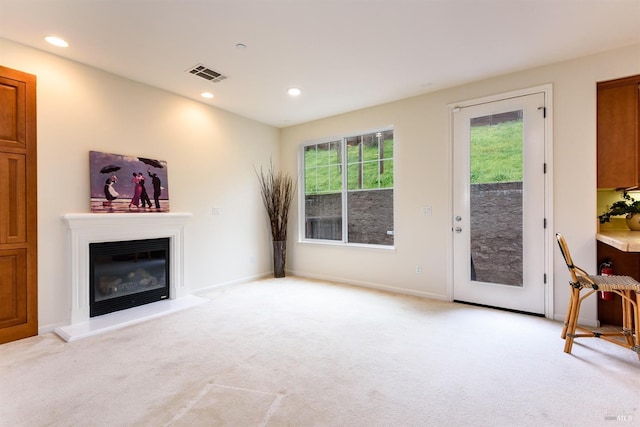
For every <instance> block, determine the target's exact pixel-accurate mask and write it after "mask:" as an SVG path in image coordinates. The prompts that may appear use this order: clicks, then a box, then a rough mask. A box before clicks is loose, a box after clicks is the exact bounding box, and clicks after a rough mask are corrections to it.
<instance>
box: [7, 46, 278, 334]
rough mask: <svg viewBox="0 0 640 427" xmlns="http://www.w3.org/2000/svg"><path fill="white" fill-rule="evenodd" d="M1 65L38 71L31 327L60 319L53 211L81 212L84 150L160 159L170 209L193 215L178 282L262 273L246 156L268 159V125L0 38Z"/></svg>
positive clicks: (265, 235) (260, 226)
mask: <svg viewBox="0 0 640 427" xmlns="http://www.w3.org/2000/svg"><path fill="white" fill-rule="evenodd" d="M0 64H2V65H3V66H6V67H10V68H13V69H17V70H20V71H24V72H27V73H31V74H35V75H36V76H37V85H38V86H37V96H38V98H37V112H38V127H37V129H38V233H39V234H38V245H39V248H38V262H39V268H38V276H39V286H38V292H39V296H38V300H39V325H40V331H41V332H44V331H48V330H51V329H52V328H53V327H55V326H58V325H65V324H67V323H68V321H69V310H70V304H69V298H70V297H69V287H70V283H69V271H68V269H69V259H68V253H69V246H68V241H67V238H68V236H67V228H66V225H65V223H64V222H63V220H62V219H61V216H62V215H63V214H65V213H77V212H89V154H88V153H89V151H90V150H94V151H104V152H108V153H115V154H125V155H139V156H143V157H150V158H157V159H161V160H166V161H167V162H168V174H169V175H168V176H169V189H170V203H171V210H172V211H174V212H191V213H192V214H193V216H192V217H191V219H190V220H189V222H188V224H187V226H186V234H185V285H186V287H187V288H188V290H190V291H193V290H197V289H202V288H207V287H210V286H214V285H217V284H223V283H229V282H234V281H242V280H246V279H249V278H252V277H256V276H260V275H264V274H268V272H269V271H270V270H271V264H270V262H271V261H270V256H271V255H270V246H269V245H270V243H269V242H270V235H269V231H268V225H267V221H266V216H265V213H264V210H263V208H262V204H261V200H260V196H259V192H258V182H257V178H256V176H255V173H254V169H253V166H254V165H256V166H258V167H259V166H260V165H262V164H264V165H268V163H269V159H270V157H273V159H274V161H276V162H277V159H278V157H279V154H278V153H279V151H278V138H279V130H278V129H276V128H273V127H270V126H267V125H264V124H260V123H257V122H255V121H251V120H248V119H245V118H242V117H239V116H237V115H233V114H230V113H227V112H225V111H222V110H218V109H215V108H212V107H210V106H206V105H205V104H202V103H198V102H195V101H192V100H189V99H186V98H184V97H180V96H176V95H173V94H171V93H168V92H164V91H160V90H158V89H154V88H152V87H149V86H146V85H144V84H140V83H136V82H133V81H130V80H126V79H123V78H120V77H117V76H115V75H112V74H108V73H105V72H103V71H100V70H97V69H94V68H90V67H86V66H83V65H80V64H78V63H75V62H72V61H68V60H65V59H62V58H59V57H57V56H53V55H50V54H48V53H45V52H42V51H38V50H34V49H31V48H27V47H25V46H22V45H19V44H15V43H13V42H10V41H7V40H3V39H0ZM212 207H217V208H219V209H220V213H221V215H219V216H213V215H212V214H211V212H212Z"/></svg>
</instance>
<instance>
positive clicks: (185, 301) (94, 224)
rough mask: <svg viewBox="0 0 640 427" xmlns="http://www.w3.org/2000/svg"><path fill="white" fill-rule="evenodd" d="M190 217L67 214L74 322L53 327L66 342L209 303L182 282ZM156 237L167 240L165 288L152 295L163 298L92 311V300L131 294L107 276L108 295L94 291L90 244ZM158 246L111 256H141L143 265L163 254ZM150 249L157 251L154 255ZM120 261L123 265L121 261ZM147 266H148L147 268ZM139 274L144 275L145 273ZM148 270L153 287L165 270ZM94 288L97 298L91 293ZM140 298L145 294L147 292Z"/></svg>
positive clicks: (138, 213) (152, 238)
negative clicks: (127, 306)
mask: <svg viewBox="0 0 640 427" xmlns="http://www.w3.org/2000/svg"><path fill="white" fill-rule="evenodd" d="M190 216H191V214H190V213H182V212H180V213H174V212H167V213H161V214H160V213H143V212H136V213H131V214H129V213H117V214H116V213H104V214H100V213H91V214H66V215H64V216H63V219H64V221H65V222H66V223H67V225H68V227H69V246H68V251H69V252H68V253H69V277H70V289H69V296H70V300H69V304H70V319H69V320H70V324H69V325H67V326H60V327H57V328H55V332H56V333H57V334H58V335H60V337H61V338H63V339H64V340H65V341H74V340H76V339H80V338H84V337H88V336H92V335H96V334H99V333H103V332H107V331H110V330H114V329H118V328H121V327H124V326H128V325H131V324H135V323H138V322H141V321H145V320H149V319H153V318H155V317H158V316H164V315H167V314H170V313H173V312H175V311H179V310H183V309H186V308H189V307H193V306H195V305H198V304H202V303H204V302H206V301H207V299H206V298H201V297H198V296H195V295H191V294H189V292H188V291H187V289H186V286H185V284H184V277H183V264H184V243H183V241H184V227H185V225H186V223H187V220H188V219H189V217H190ZM156 239H159V240H164V241H166V242H167V244H168V248H166V247H164V249H162V250H163V251H166V262H165V268H166V270H165V273H164V277H165V280H164V281H165V286H166V290H162V291H157V293H153V298H159V300H156V302H150V303H148V304H147V303H143V304H142V305H137V306H135V304H137V302H139V300H138V299H136V300H135V301H134V306H133V307H132V308H127V309H119V308H117V311H113V312H110V313H108V314H104V315H100V314H96V313H94V309H93V307H91V305H92V304H91V300H92V298H94V297H96V296H97V297H98V298H96V299H101V300H102V299H105V300H109V299H111V298H108V297H109V296H114V298H113V301H111V302H112V303H114V304H115V305H116V306H118V305H119V304H120V303H121V302H122V301H124V300H126V299H127V298H129V299H131V297H129V296H126V295H123V294H122V292H121V291H122V288H120V287H118V285H115V282H116V281H117V279H114V281H111V282H110V281H109V280H108V279H106V280H104V279H103V286H104V290H103V291H102V293H104V294H105V295H101V292H100V291H98V292H96V290H95V289H93V290H92V288H93V286H92V285H91V280H92V277H93V276H94V275H95V274H96V273H95V271H92V269H91V267H90V264H91V263H92V261H91V254H90V247H92V245H94V244H97V245H98V246H100V245H101V244H103V243H104V244H106V246H105V247H107V248H109V247H110V246H111V245H112V244H114V243H115V244H116V245H118V244H119V243H121V242H131V241H145V240H156ZM157 250H159V249H153V250H149V249H145V248H142V249H138V248H134V249H133V250H131V251H128V254H116V255H111V257H112V258H113V257H115V258H117V259H119V258H131V257H133V259H134V260H135V258H136V256H137V258H138V260H137V262H138V265H140V263H141V262H145V261H156V260H157V258H158V257H159V255H158V254H157V253H156V251H157ZM149 252H153V253H152V254H150V253H149ZM136 254H137V255H136ZM100 256H102V255H100ZM122 262H124V261H122ZM117 263H118V264H119V263H120V261H118V262H117ZM143 268H145V269H146V267H143ZM94 270H95V268H94ZM136 270H137V268H136V269H134V271H133V273H134V274H135V273H136ZM147 270H148V269H147ZM130 273H132V271H129V272H128V273H127V275H126V276H127V277H128V275H129V274H130ZM140 273H141V274H142V275H145V273H144V272H142V271H141V272H140ZM149 274H152V275H154V277H155V280H157V282H156V283H155V285H158V283H160V282H161V281H162V280H161V279H162V273H157V272H154V273H151V272H149ZM109 275H115V274H109ZM146 278H147V279H149V281H147V280H142V279H144V277H142V278H141V279H138V282H139V284H141V285H143V286H144V284H145V283H146V284H147V286H148V287H149V288H153V287H154V286H153V285H151V286H149V285H150V284H151V283H152V282H154V280H153V279H150V278H149V277H146ZM93 280H95V279H93ZM141 280H142V281H141ZM99 281H100V278H98V285H97V286H100V282H99ZM124 282H126V277H125V278H123V279H122V282H121V283H124ZM140 282H141V283H140ZM129 286H130V285H129V284H127V285H126V287H129ZM116 287H117V291H116V289H115V288H116ZM109 289H111V291H109ZM92 292H93V296H92V295H91V293H92ZM154 292H155V290H154ZM167 292H168V293H167ZM166 295H168V297H167V296H166ZM103 297H104V298H103ZM121 297H124V299H120V298H121ZM136 298H138V297H136ZM142 298H143V299H144V298H147V296H143V297H142ZM98 310H102V308H98ZM109 310H111V309H109Z"/></svg>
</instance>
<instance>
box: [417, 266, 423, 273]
mask: <svg viewBox="0 0 640 427" xmlns="http://www.w3.org/2000/svg"><path fill="white" fill-rule="evenodd" d="M420 273H422V266H421V265H416V274H420Z"/></svg>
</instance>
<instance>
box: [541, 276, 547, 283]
mask: <svg viewBox="0 0 640 427" xmlns="http://www.w3.org/2000/svg"><path fill="white" fill-rule="evenodd" d="M543 276H544V277H543V279H542V281H543V283H544V284H545V285H546V284H547V273H544V275H543Z"/></svg>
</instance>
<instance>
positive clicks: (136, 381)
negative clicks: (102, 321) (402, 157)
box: [0, 277, 640, 427]
mask: <svg viewBox="0 0 640 427" xmlns="http://www.w3.org/2000/svg"><path fill="white" fill-rule="evenodd" d="M204 296H205V297H207V298H210V299H211V301H210V302H208V303H205V304H202V305H199V306H197V307H195V308H193V309H189V310H185V311H182V312H179V313H175V314H172V315H169V316H166V317H162V318H159V319H154V320H152V321H149V322H145V323H141V324H138V325H135V326H130V327H127V328H124V329H121V330H118V331H113V332H110V333H107V334H104V335H99V336H95V337H90V338H86V339H82V340H79V341H76V342H73V343H64V342H63V341H62V340H60V339H59V338H58V337H57V336H56V335H54V334H46V335H43V336H39V337H34V338H29V339H25V340H21V341H18V342H14V343H9V344H5V345H2V346H0V426H3V427H4V426H7V427H8V426H11V427H15V426H243V427H244V426H368V427H369V426H592V425H593V426H597V425H604V426H609V427H611V426H613V425H620V426H625V425H639V424H640V361H639V360H638V358H637V356H636V354H635V353H633V352H631V351H629V350H625V349H623V348H618V347H617V346H613V345H611V344H608V343H606V342H603V341H600V340H596V339H590V340H583V341H581V342H580V341H579V342H578V343H577V344H575V345H574V352H573V353H574V354H573V355H567V354H565V353H563V351H562V348H563V344H564V341H562V340H561V339H560V337H559V335H560V329H561V325H560V323H558V322H553V321H549V320H546V319H543V318H538V317H532V316H526V315H520V314H514V313H509V312H504V311H498V310H491V309H485V308H479V307H473V306H467V305H460V304H455V303H445V302H439V301H430V300H424V299H420V298H415V297H409V296H399V295H392V294H388V293H384V292H378V291H373V290H368V289H360V288H355V287H350V286H345V285H339V284H333V283H326V282H320V281H314V280H306V279H300V278H292V277H288V278H284V279H268V280H261V281H256V282H252V283H248V284H242V285H234V286H227V287H222V288H219V289H217V290H215V291H213V292H210V293H208V294H206V295H204ZM612 421H616V422H612Z"/></svg>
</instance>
